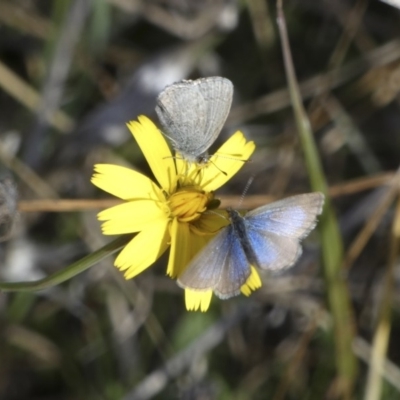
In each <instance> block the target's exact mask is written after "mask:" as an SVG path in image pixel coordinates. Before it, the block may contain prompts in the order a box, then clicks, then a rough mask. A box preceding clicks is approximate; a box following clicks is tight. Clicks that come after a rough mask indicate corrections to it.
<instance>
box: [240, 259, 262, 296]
mask: <svg viewBox="0 0 400 400" xmlns="http://www.w3.org/2000/svg"><path fill="white" fill-rule="evenodd" d="M250 268H251V274H250V276H249V278H248V279H247V281H246V283H245V284H244V285H243V286H242V287H241V288H240V291H241V292H242V293H243V294H244V295H245V296H250V295H251V292H253V291H254V290H257V289H259V288H260V287H261V286H262V282H261V279H260V275H258V272H257V270H256V269H255V268H254V267H253V266H252V265H251V266H250Z"/></svg>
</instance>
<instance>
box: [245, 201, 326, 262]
mask: <svg viewBox="0 0 400 400" xmlns="http://www.w3.org/2000/svg"><path fill="white" fill-rule="evenodd" d="M323 203H324V196H323V194H322V193H308V194H301V195H298V196H292V197H289V198H287V199H283V200H280V201H277V202H275V203H271V204H268V205H266V206H263V207H259V208H256V209H255V210H252V211H250V212H249V213H247V214H246V216H245V225H246V231H247V236H248V240H249V242H250V245H251V247H252V249H253V252H254V254H255V256H256V258H257V261H258V267H260V268H263V269H268V270H279V269H283V268H286V267H289V266H291V265H293V264H294V263H295V261H296V260H297V259H298V257H299V256H300V254H301V251H302V249H301V246H300V240H301V239H303V238H305V237H306V236H307V235H308V234H309V233H310V231H311V230H312V229H313V228H314V227H315V225H316V218H317V215H319V214H321V212H322V207H323Z"/></svg>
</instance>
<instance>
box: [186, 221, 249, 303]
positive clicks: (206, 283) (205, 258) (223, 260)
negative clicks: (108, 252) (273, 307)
mask: <svg viewBox="0 0 400 400" xmlns="http://www.w3.org/2000/svg"><path fill="white" fill-rule="evenodd" d="M250 272H251V271H250V266H249V263H248V261H247V258H246V255H245V253H244V251H243V248H242V246H241V244H240V241H239V239H238V237H237V236H236V235H235V234H234V231H233V229H232V227H231V226H227V227H226V228H224V229H223V230H222V231H221V232H220V233H218V234H217V236H216V237H215V238H214V239H213V240H211V242H210V243H208V244H207V245H206V246H205V247H204V248H203V249H202V250H201V251H200V252H199V253H198V254H197V255H196V256H195V257H194V259H193V260H192V261H191V262H190V263H189V265H188V266H187V268H186V269H185V271H184V272H183V274H182V275H181V276H180V277H179V278H178V284H179V286H181V287H183V288H188V289H192V290H199V291H205V290H209V289H212V290H213V291H214V293H215V294H216V295H217V296H218V297H220V298H221V299H227V298H229V297H232V296H236V295H238V294H239V293H240V288H241V286H242V285H243V284H244V283H245V282H246V281H247V279H248V277H249V276H250Z"/></svg>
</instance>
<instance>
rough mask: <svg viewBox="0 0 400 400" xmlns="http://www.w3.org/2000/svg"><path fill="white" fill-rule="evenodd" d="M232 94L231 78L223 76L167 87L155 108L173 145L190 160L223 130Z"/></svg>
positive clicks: (200, 152)
mask: <svg viewBox="0 0 400 400" xmlns="http://www.w3.org/2000/svg"><path fill="white" fill-rule="evenodd" d="M232 96H233V85H232V83H231V81H229V80H228V79H225V78H222V77H210V78H203V79H198V80H195V81H182V82H178V83H174V84H172V85H170V86H168V87H166V88H165V89H164V90H163V91H162V92H161V93H160V95H159V96H158V98H157V105H156V112H157V115H158V118H159V119H160V122H161V125H162V127H163V130H164V132H165V135H166V136H167V137H168V139H169V140H170V141H171V143H172V146H173V147H174V149H175V150H176V151H178V152H179V153H181V154H182V155H183V156H184V157H185V158H186V159H188V160H189V161H197V158H198V157H199V156H201V155H202V154H203V153H205V152H206V151H207V150H208V148H209V147H210V146H211V145H212V144H213V143H214V141H215V140H216V138H217V137H218V135H219V133H220V132H221V129H222V127H223V125H224V123H225V121H226V118H227V116H228V113H229V110H230V107H231V103H232Z"/></svg>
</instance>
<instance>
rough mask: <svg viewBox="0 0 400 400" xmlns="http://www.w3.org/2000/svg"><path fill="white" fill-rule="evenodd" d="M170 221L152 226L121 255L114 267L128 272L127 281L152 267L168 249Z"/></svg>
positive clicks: (137, 237) (135, 238)
mask: <svg viewBox="0 0 400 400" xmlns="http://www.w3.org/2000/svg"><path fill="white" fill-rule="evenodd" d="M168 223H169V221H168V220H164V221H159V222H157V223H155V224H153V225H150V226H149V227H148V228H147V229H146V230H144V231H142V232H140V233H138V234H137V235H136V236H135V237H134V238H133V239H132V240H131V241H130V242H129V243H128V244H127V245H126V246H125V248H124V249H123V250H122V251H121V253H119V255H118V257H117V258H116V260H115V263H114V265H115V266H116V267H117V268H119V269H120V270H121V271H124V270H126V272H125V279H131V278H133V277H134V276H136V275H137V274H139V273H141V272H142V271H143V270H145V269H146V268H147V267H149V266H150V265H152V264H153V263H154V262H155V261H156V260H157V259H158V258H159V257H160V256H161V255H162V254H163V253H164V252H165V250H166V249H167V248H168V242H169V230H168Z"/></svg>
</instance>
